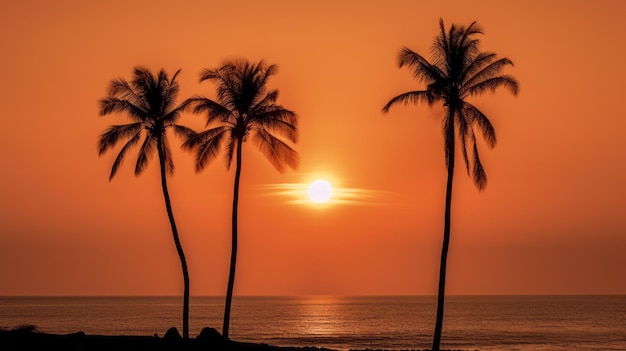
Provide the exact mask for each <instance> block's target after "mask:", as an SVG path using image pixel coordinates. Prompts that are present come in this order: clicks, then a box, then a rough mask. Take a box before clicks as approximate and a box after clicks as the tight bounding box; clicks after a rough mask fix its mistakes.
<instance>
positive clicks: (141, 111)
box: [98, 67, 193, 338]
mask: <svg viewBox="0 0 626 351" xmlns="http://www.w3.org/2000/svg"><path fill="white" fill-rule="evenodd" d="M179 72H180V70H178V71H176V73H174V76H172V78H171V79H169V77H168V75H167V73H166V72H165V71H164V70H160V71H159V73H158V75H157V76H154V75H152V73H151V72H150V71H149V70H148V69H146V68H144V67H135V68H134V70H133V80H132V81H131V82H128V81H126V80H125V79H122V78H119V79H115V80H113V81H111V85H110V87H109V96H108V97H106V98H104V99H102V100H100V115H101V116H103V115H107V114H110V113H124V114H126V115H127V116H128V117H129V118H130V120H131V121H132V123H129V124H124V125H114V126H111V127H109V129H107V130H106V132H104V133H103V134H102V135H100V139H99V141H98V148H99V149H98V152H99V154H100V155H102V154H104V153H105V152H106V151H107V150H109V149H111V148H113V147H115V145H116V144H117V143H118V142H120V141H124V142H125V144H124V146H123V147H122V148H121V149H120V152H119V154H118V155H117V158H116V159H115V161H114V162H113V167H112V169H111V175H110V177H109V180H111V179H113V177H114V176H115V174H116V172H117V169H118V167H119V166H120V165H121V163H122V161H123V159H124V156H125V155H126V154H127V152H128V150H130V149H131V148H132V147H134V146H136V145H138V144H139V142H140V140H141V139H142V138H143V141H142V142H141V146H140V148H139V154H138V156H137V163H136V164H135V175H136V176H138V175H139V174H141V172H143V170H144V169H145V168H146V166H147V164H148V160H149V157H150V156H152V155H153V154H154V151H155V150H156V151H157V153H158V155H159V165H160V171H161V187H162V188H163V197H164V199H165V207H166V209H167V216H168V218H169V221H170V225H171V227H172V235H173V237H174V243H175V244H176V251H177V252H178V256H179V258H180V264H181V266H182V270H183V283H184V298H183V337H184V338H188V337H189V272H188V271H187V261H186V259H185V253H184V252H183V247H182V245H181V243H180V239H179V237H178V230H177V229H176V222H175V221H174V214H173V212H172V204H171V202H170V195H169V192H168V190H167V180H166V173H167V172H169V173H172V172H173V171H174V161H173V160H172V153H171V151H170V148H169V146H168V142H167V134H166V133H167V129H168V128H169V127H173V129H174V132H175V133H176V134H178V135H180V136H184V137H186V136H188V135H190V134H191V133H193V132H192V131H191V129H189V128H186V127H183V126H181V125H178V124H176V121H177V120H178V118H179V117H180V114H181V112H182V111H183V110H184V109H185V108H186V107H187V106H188V105H189V103H190V101H185V102H183V103H181V104H180V105H178V106H175V103H176V97H177V95H178V90H179V86H178V82H176V77H177V76H178V73H179Z"/></svg>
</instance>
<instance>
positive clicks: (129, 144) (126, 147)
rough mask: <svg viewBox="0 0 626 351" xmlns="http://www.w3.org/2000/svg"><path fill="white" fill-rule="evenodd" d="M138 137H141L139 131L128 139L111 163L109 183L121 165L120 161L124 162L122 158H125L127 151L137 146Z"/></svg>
mask: <svg viewBox="0 0 626 351" xmlns="http://www.w3.org/2000/svg"><path fill="white" fill-rule="evenodd" d="M140 137H141V130H139V131H138V132H137V133H136V134H135V135H134V136H133V137H132V138H130V140H128V142H127V143H126V144H124V146H123V147H122V149H121V150H120V152H119V153H118V154H117V157H116V158H115V161H114V162H113V166H112V167H111V174H110V175H109V181H111V180H112V179H113V177H114V176H115V174H116V173H117V169H118V168H119V166H120V165H121V164H122V161H123V160H124V156H126V153H127V152H128V150H129V149H130V148H132V147H133V146H135V145H137V143H138V142H139V138H140Z"/></svg>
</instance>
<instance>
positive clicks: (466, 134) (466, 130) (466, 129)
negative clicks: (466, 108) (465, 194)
mask: <svg viewBox="0 0 626 351" xmlns="http://www.w3.org/2000/svg"><path fill="white" fill-rule="evenodd" d="M456 115H457V117H458V118H457V119H456V120H457V121H458V122H459V123H458V125H459V139H460V141H461V153H462V154H463V161H465V169H466V170H467V175H469V174H470V168H469V158H468V157H467V139H468V138H470V135H473V134H474V132H473V131H472V127H471V124H470V123H468V121H467V117H466V116H465V114H464V113H463V110H459V111H458V112H457V114H456Z"/></svg>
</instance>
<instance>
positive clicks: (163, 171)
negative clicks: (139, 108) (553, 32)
mask: <svg viewBox="0 0 626 351" xmlns="http://www.w3.org/2000/svg"><path fill="white" fill-rule="evenodd" d="M157 148H158V149H159V164H160V166H161V187H162V188H163V198H164V199H165V207H166V209H167V216H168V218H169V220H170V225H171V227H172V236H174V244H176V251H177V252H178V257H179V258H180V265H181V266H182V270H183V284H184V286H185V290H184V294H183V338H185V339H188V338H189V271H188V270H187V260H186V259H185V253H184V252H183V246H182V245H181V243H180V239H179V237H178V230H177V229H176V222H175V221H174V213H173V212H172V204H171V202H170V195H169V192H168V190H167V180H166V174H167V171H166V169H165V151H164V149H163V140H162V139H161V138H158V139H157Z"/></svg>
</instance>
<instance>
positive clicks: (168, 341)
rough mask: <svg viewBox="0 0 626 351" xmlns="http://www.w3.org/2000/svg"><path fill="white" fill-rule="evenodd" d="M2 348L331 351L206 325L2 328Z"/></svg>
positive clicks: (22, 350)
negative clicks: (153, 330) (109, 332)
mask: <svg viewBox="0 0 626 351" xmlns="http://www.w3.org/2000/svg"><path fill="white" fill-rule="evenodd" d="M0 350H2V351H30V350H33V351H35V350H60V351H105V350H107V351H108V350H115V351H174V350H176V351H178V350H181V351H195V350H203V351H207V350H220V351H221V350H224V351H330V350H328V349H321V348H317V347H304V348H299V347H277V346H270V345H267V344H255V343H244V342H237V341H232V340H228V339H226V338H224V337H222V335H220V334H219V332H218V331H216V330H215V329H212V328H204V329H203V330H202V332H201V333H200V334H199V335H198V336H197V337H196V338H190V339H188V340H183V339H182V338H181V336H180V334H179V333H178V331H177V330H176V329H175V328H172V329H170V330H168V332H167V333H166V334H165V335H164V336H163V337H158V336H156V335H155V336H106V335H86V334H85V333H83V332H78V333H74V334H66V335H57V334H47V333H41V332H37V331H35V330H34V328H29V327H25V328H19V329H13V330H0Z"/></svg>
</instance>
